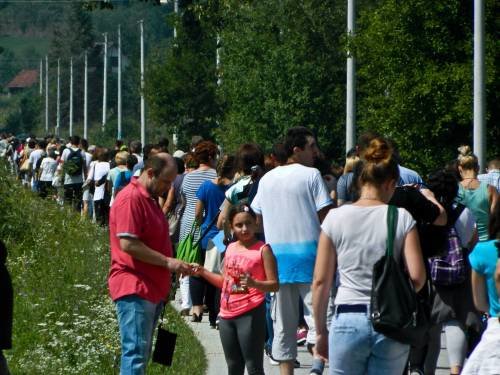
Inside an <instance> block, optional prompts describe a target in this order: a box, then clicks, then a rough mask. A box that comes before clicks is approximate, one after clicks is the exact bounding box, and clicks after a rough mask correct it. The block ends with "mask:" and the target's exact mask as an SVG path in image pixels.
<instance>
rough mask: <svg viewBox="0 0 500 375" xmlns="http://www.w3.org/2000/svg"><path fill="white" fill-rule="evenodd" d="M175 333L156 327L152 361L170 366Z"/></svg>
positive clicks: (175, 337) (175, 338) (175, 339)
mask: <svg viewBox="0 0 500 375" xmlns="http://www.w3.org/2000/svg"><path fill="white" fill-rule="evenodd" d="M176 341H177V334H176V333H173V332H169V331H167V330H166V329H164V328H162V327H161V325H160V326H159V327H158V334H157V335H156V344H155V350H154V351H153V362H155V363H159V364H160V365H164V366H171V365H172V359H173V358H174V350H175V342H176Z"/></svg>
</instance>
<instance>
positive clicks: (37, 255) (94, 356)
mask: <svg viewBox="0 0 500 375" xmlns="http://www.w3.org/2000/svg"><path fill="white" fill-rule="evenodd" d="M0 217H2V220H1V221H0V238H2V239H3V240H4V241H5V242H6V244H7V247H8V249H9V258H8V267H9V269H10V272H11V275H12V279H13V285H14V295H15V308H14V330H13V349H12V350H9V351H7V352H6V356H7V360H8V362H9V366H10V367H11V372H12V373H13V374H29V375H32V374H96V375H103V374H118V372H119V371H118V364H119V352H120V350H119V337H118V325H117V321H116V317H115V310H114V305H113V303H112V301H111V300H110V298H109V297H108V291H107V283H106V278H107V273H108V270H109V248H108V237H107V233H106V232H105V231H104V230H102V229H100V228H99V227H97V226H95V225H93V224H92V223H90V222H88V221H86V220H85V221H82V220H81V219H80V217H79V216H78V215H76V214H75V213H74V212H72V211H71V210H67V209H63V208H61V207H59V206H57V205H56V204H55V203H53V202H48V201H43V200H41V199H39V198H38V197H36V196H34V195H33V194H32V193H30V192H29V191H26V190H25V189H23V188H22V187H21V186H20V185H19V183H18V182H17V181H15V180H14V179H13V178H12V177H11V176H10V175H7V172H6V170H5V168H4V165H3V164H0ZM166 326H167V328H168V329H170V330H172V331H174V332H176V333H177V334H178V340H177V348H176V352H175V355H174V363H173V366H172V367H171V368H165V367H162V366H159V365H152V366H150V369H149V371H148V374H186V375H187V374H189V375H197V374H200V375H201V374H204V373H205V370H206V357H205V354H204V351H203V348H202V347H201V345H200V343H199V342H198V341H197V340H196V338H195V337H194V335H193V332H192V331H191V330H190V329H189V328H188V327H187V326H186V324H185V323H184V322H183V321H182V319H181V318H180V317H179V315H178V314H176V313H175V312H174V311H173V310H172V308H169V309H168V311H167V325H166Z"/></svg>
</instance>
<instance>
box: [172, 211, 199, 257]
mask: <svg viewBox="0 0 500 375" xmlns="http://www.w3.org/2000/svg"><path fill="white" fill-rule="evenodd" d="M198 228H199V226H198V224H197V223H196V220H193V225H192V226H191V230H190V231H189V234H188V235H187V236H186V238H184V239H183V240H182V241H179V246H178V247H177V254H176V258H177V259H180V260H182V261H184V262H186V263H198V264H199V263H200V262H201V246H200V241H199V240H198V241H195V240H194V235H195V233H196V231H197V230H198Z"/></svg>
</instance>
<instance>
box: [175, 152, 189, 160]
mask: <svg viewBox="0 0 500 375" xmlns="http://www.w3.org/2000/svg"><path fill="white" fill-rule="evenodd" d="M184 156H186V153H185V152H184V151H182V150H177V151H175V152H174V154H173V157H174V158H179V159H182V158H183V157H184Z"/></svg>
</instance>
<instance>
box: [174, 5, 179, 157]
mask: <svg viewBox="0 0 500 375" xmlns="http://www.w3.org/2000/svg"><path fill="white" fill-rule="evenodd" d="M174 13H175V16H176V17H177V15H178V14H179V0H174ZM175 22H176V23H174V46H175V45H177V26H176V25H177V19H176V20H175ZM177 126H178V125H175V129H174V134H172V143H173V144H174V150H175V149H177V141H178V139H177Z"/></svg>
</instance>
